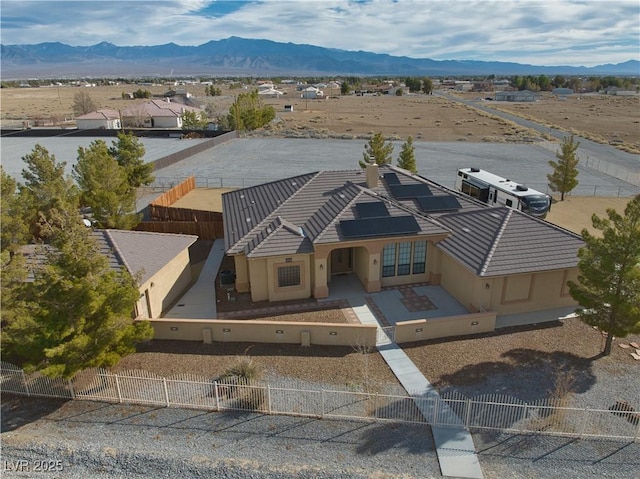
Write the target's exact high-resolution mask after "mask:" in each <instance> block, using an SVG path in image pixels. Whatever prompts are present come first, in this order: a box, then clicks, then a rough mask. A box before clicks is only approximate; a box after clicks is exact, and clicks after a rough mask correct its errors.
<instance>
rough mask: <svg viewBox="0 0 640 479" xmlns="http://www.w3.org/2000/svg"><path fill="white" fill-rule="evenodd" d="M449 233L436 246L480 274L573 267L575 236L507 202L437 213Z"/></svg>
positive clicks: (577, 238) (577, 244) (575, 261)
mask: <svg viewBox="0 0 640 479" xmlns="http://www.w3.org/2000/svg"><path fill="white" fill-rule="evenodd" d="M439 221H440V222H441V223H443V224H444V225H445V226H447V227H449V228H450V229H451V230H452V231H453V234H452V235H451V236H449V237H448V238H446V239H445V240H443V241H441V242H439V243H438V247H439V248H441V249H442V250H443V251H445V252H446V253H447V254H448V255H450V256H451V257H453V258H454V259H456V260H457V261H459V262H460V263H461V264H462V265H464V266H465V267H466V268H467V269H469V270H471V271H472V272H473V273H474V274H476V275H477V276H481V277H489V276H503V275H508V274H518V273H532V272H535V271H550V270H556V269H566V268H573V267H575V266H577V264H578V258H577V251H578V249H579V248H580V247H582V246H584V243H583V241H582V239H581V238H580V236H578V235H576V234H574V233H571V232H570V231H567V230H563V229H562V228H558V227H557V226H555V225H552V224H550V223H547V222H545V221H542V220H538V219H536V218H533V217H531V216H529V215H526V214H524V213H522V212H520V211H516V210H513V209H511V208H507V207H498V208H495V207H492V208H489V207H487V208H486V209H483V210H476V211H467V212H462V213H451V214H446V215H442V216H440V217H439Z"/></svg>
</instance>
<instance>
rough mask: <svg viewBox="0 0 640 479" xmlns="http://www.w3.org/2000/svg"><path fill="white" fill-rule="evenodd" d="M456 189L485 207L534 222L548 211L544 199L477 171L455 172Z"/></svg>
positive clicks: (541, 194) (519, 186) (498, 178)
mask: <svg viewBox="0 0 640 479" xmlns="http://www.w3.org/2000/svg"><path fill="white" fill-rule="evenodd" d="M456 189H457V190H458V191H461V192H462V193H464V194H466V195H469V196H471V197H473V198H477V199H478V200H480V201H483V202H484V203H487V204H488V205H491V206H508V207H509V208H515V209H517V210H520V211H523V212H525V213H528V214H530V215H531V216H535V217H536V218H544V217H545V216H546V215H547V213H548V211H549V209H550V208H551V198H550V197H549V196H548V195H546V194H544V193H540V192H539V191H536V190H533V189H531V188H528V187H527V186H525V185H523V184H519V183H516V182H515V181H511V180H509V179H506V178H502V177H500V176H498V175H494V174H493V173H489V172H488V171H484V170H481V169H479V168H461V169H459V170H458V176H457V177H456Z"/></svg>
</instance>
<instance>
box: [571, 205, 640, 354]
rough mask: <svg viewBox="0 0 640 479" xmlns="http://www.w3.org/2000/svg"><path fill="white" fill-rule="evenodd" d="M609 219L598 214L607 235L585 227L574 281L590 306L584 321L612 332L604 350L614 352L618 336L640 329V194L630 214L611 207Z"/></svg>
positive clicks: (574, 292)
mask: <svg viewBox="0 0 640 479" xmlns="http://www.w3.org/2000/svg"><path fill="white" fill-rule="evenodd" d="M607 216H608V219H602V218H599V217H598V216H597V215H593V216H592V219H591V221H592V223H593V227H594V228H596V229H597V230H600V231H602V236H595V235H592V234H590V233H589V232H588V231H587V230H586V229H585V230H583V231H582V239H583V240H584V242H585V246H584V248H581V249H580V251H579V253H578V258H579V263H578V267H579V269H580V273H579V275H578V282H577V283H576V282H572V281H570V282H569V292H570V294H571V296H572V297H573V298H574V299H575V300H576V301H577V302H578V303H579V304H580V306H582V307H583V308H584V309H581V310H579V311H577V313H578V315H579V316H580V319H582V320H583V321H584V322H585V323H587V324H589V325H591V326H597V327H598V328H599V329H601V330H602V331H605V332H606V333H608V334H607V340H606V343H605V347H604V351H603V354H604V355H605V356H608V355H609V354H611V345H612V342H613V337H614V336H618V337H625V336H627V335H628V334H629V333H638V332H640V195H638V196H636V197H635V198H634V199H633V200H631V201H630V202H629V203H628V204H627V207H626V208H625V211H624V216H621V215H620V214H618V213H617V212H616V211H615V210H612V209H608V210H607Z"/></svg>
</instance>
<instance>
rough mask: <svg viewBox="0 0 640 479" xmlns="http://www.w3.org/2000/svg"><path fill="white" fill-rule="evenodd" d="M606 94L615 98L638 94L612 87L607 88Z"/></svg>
mask: <svg viewBox="0 0 640 479" xmlns="http://www.w3.org/2000/svg"><path fill="white" fill-rule="evenodd" d="M606 94H607V95H615V96H635V95H637V94H638V92H637V91H636V90H629V89H625V88H620V87H615V86H612V87H609V88H607V90H606Z"/></svg>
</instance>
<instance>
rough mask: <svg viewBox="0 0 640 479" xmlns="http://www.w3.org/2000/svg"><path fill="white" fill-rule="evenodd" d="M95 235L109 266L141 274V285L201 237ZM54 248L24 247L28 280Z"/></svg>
mask: <svg viewBox="0 0 640 479" xmlns="http://www.w3.org/2000/svg"><path fill="white" fill-rule="evenodd" d="M91 236H92V237H93V238H94V239H95V240H96V242H97V244H98V248H99V251H100V253H101V254H102V255H103V256H105V257H106V258H107V260H108V262H109V267H110V268H111V269H112V270H114V271H120V270H121V269H122V268H123V267H124V268H126V269H127V271H128V272H129V273H130V274H131V275H132V276H136V275H137V274H140V277H139V278H138V281H139V284H143V283H144V282H145V281H147V280H149V279H150V278H151V277H153V275H155V274H156V273H157V272H158V271H160V270H161V269H162V268H163V267H164V266H166V265H167V264H168V263H169V262H170V261H171V260H173V258H175V257H176V256H177V255H178V254H179V253H181V252H182V251H184V250H185V249H186V248H188V247H189V246H191V245H192V244H193V243H195V242H196V240H197V239H198V237H197V236H192V235H181V234H172V233H149V232H146V231H126V230H94V231H92V232H91ZM52 251H54V248H53V247H51V246H49V245H40V244H38V245H36V244H29V245H25V246H23V247H22V248H21V249H20V252H21V254H23V255H25V258H26V263H27V267H28V269H29V273H28V278H27V281H33V279H34V271H35V270H36V269H37V268H41V267H42V266H43V265H44V264H46V262H47V256H48V253H50V252H52Z"/></svg>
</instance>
